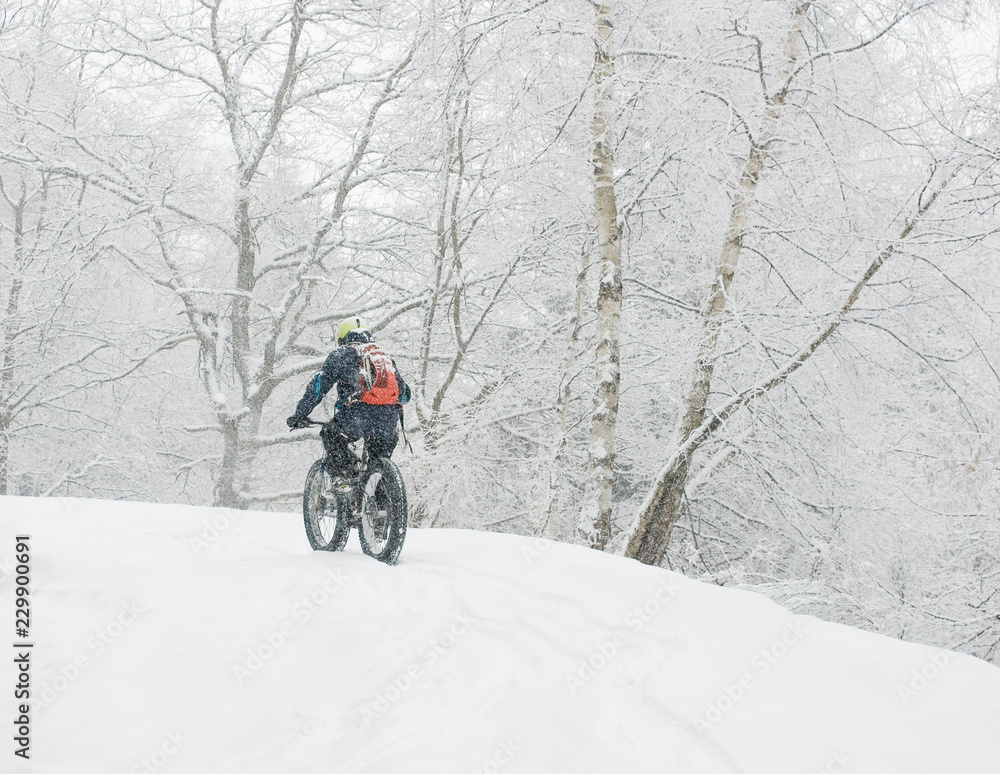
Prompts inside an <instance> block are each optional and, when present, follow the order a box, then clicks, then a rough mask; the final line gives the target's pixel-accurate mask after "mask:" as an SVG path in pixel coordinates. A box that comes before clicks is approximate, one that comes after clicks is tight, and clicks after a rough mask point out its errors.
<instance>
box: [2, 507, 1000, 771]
mask: <svg viewBox="0 0 1000 774" xmlns="http://www.w3.org/2000/svg"><path fill="white" fill-rule="evenodd" d="M25 533H26V534H29V535H30V536H31V538H30V541H29V542H30V545H31V577H32V587H31V590H32V597H31V599H32V613H33V619H32V622H31V623H32V626H31V638H30V639H31V641H33V642H34V643H35V646H34V649H33V653H32V671H31V680H32V686H31V688H32V697H31V717H30V723H31V756H32V757H31V760H30V761H24V760H21V759H19V758H17V757H15V756H14V754H13V751H14V749H15V747H16V744H15V743H14V742H13V741H12V738H11V737H12V735H11V734H9V733H8V734H7V735H6V739H7V741H6V742H5V743H4V748H5V749H3V750H0V760H2V766H0V769H2V770H3V771H11V772H16V771H24V772H39V773H41V772H51V773H52V774H68V773H72V774H78V773H85V772H95V774H97V773H99V774H108V773H109V772H122V774H127V773H129V772H166V773H167V774H169V772H178V773H185V774H186V773H191V772H233V773H234V774H236V773H239V774H253V773H256V772H259V773H260V774H283V773H284V772H310V773H311V772H355V771H357V772H373V773H374V772H404V771H405V772H433V773H434V774H440V773H441V772H475V771H482V772H500V771H502V772H504V774H515V773H516V772H574V773H576V772H658V773H659V774H663V772H683V774H698V773H699V772H706V773H708V772H713V773H714V772H720V773H721V772H745V773H746V774H813V773H814V772H829V773H830V774H835V773H836V772H849V773H850V774H864V773H866V772H867V773H870V774H891V773H892V772H900V773H901V774H902V773H904V772H905V773H906V774H916V773H917V772H927V774H942V773H943V772H961V773H962V774H973V773H976V772H982V773H983V774H996V772H997V771H1000V734H998V733H997V730H998V729H1000V670H998V669H996V668H994V667H992V666H990V665H988V664H985V663H983V662H980V661H977V660H975V659H973V658H970V657H967V656H960V655H957V654H953V653H948V652H944V651H937V650H934V649H931V648H927V647H923V646H919V645H911V644H906V643H902V642H898V641H895V640H890V639H887V638H884V637H880V636H877V635H873V634H867V633H864V632H860V631H856V630H853V629H849V628H846V627H842V626H836V625H833V624H828V623H824V622H821V621H818V620H816V619H813V618H808V617H802V616H795V615H792V614H790V613H788V612H787V611H785V610H783V609H782V608H780V607H778V606H776V605H774V604H773V603H771V602H769V601H767V600H765V599H764V598H762V597H760V596H757V595H754V594H749V593H745V592H740V591H735V590H728V589H720V588H716V587H712V586H707V585H704V584H701V583H697V582H694V581H691V580H687V579H685V578H683V577H680V576H677V575H675V574H672V573H669V572H666V571H663V570H655V569H651V568H648V567H644V566H642V565H639V564H637V563H635V562H632V561H629V560H625V559H622V558H618V557H613V556H608V555H602V554H598V553H596V552H593V551H589V550H585V549H582V548H577V547H573V546H566V545H561V544H553V543H547V542H543V541H533V540H531V539H527V538H520V537H515V536H505V535H497V534H487V533H474V532H464V531H451V530H436V531H427V530H412V531H411V532H410V533H409V535H408V536H407V541H406V545H405V546H404V549H403V554H402V557H401V559H400V564H399V565H398V566H397V567H386V566H384V565H381V564H379V563H377V562H375V561H373V560H371V559H369V558H367V557H365V556H364V555H362V554H361V553H360V550H359V548H358V546H357V543H356V538H354V537H352V542H351V543H350V544H349V545H348V548H347V551H346V552H344V553H339V554H332V553H313V552H312V551H311V550H309V547H308V544H307V543H306V539H305V536H304V533H303V531H302V527H301V522H300V519H299V518H298V516H297V515H284V514H264V513H237V512H234V511H222V510H212V509H207V508H188V507H180V506H160V505H147V504H133V503H121V502H116V503H111V502H102V501H97V500H56V499H47V500H32V499H22V498H0V540H2V543H0V574H2V575H4V577H3V580H2V584H0V611H3V612H0V621H3V622H5V623H4V624H3V630H4V631H6V632H7V636H6V637H4V638H2V639H0V644H2V645H4V646H5V647H6V648H8V653H17V652H19V651H16V650H10V644H11V643H14V644H19V645H20V644H23V641H22V640H18V639H17V638H16V637H15V636H14V601H13V598H14V591H13V590H14V585H15V584H14V582H13V579H12V575H11V572H12V569H13V567H12V562H13V558H14V542H15V541H14V536H15V534H25ZM15 674H16V673H15V665H14V663H13V659H12V657H10V656H8V657H7V658H5V659H3V660H2V662H0V681H2V685H3V686H7V687H4V688H3V690H2V695H3V696H4V697H6V698H5V699H4V700H3V701H2V702H0V712H2V714H0V719H2V720H3V721H4V723H5V725H6V727H7V728H8V729H11V728H12V727H15V728H16V723H15V722H14V721H16V720H17V717H18V716H17V711H18V707H17V705H18V701H17V700H15V699H14V698H13V696H12V690H11V687H12V686H13V685H14V683H15V682H16V679H17V678H16V676H15Z"/></svg>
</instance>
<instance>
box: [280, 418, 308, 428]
mask: <svg viewBox="0 0 1000 774" xmlns="http://www.w3.org/2000/svg"><path fill="white" fill-rule="evenodd" d="M285 424H286V425H288V427H289V429H290V430H301V429H302V428H303V427H309V420H308V419H306V418H305V417H300V416H299V415H298V414H293V415H292V416H290V417H289V418H288V419H286V420H285Z"/></svg>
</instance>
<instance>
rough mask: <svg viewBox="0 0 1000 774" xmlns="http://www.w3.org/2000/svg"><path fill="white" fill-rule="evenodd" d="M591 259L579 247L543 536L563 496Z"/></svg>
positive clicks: (551, 532) (551, 528) (551, 525)
mask: <svg viewBox="0 0 1000 774" xmlns="http://www.w3.org/2000/svg"><path fill="white" fill-rule="evenodd" d="M589 263H590V253H589V250H586V249H584V250H581V251H580V271H579V272H578V273H577V275H576V295H575V296H574V297H573V311H572V314H571V316H570V318H569V339H568V340H567V342H566V354H565V356H564V357H563V367H562V376H561V378H560V380H559V395H558V397H557V398H556V421H555V426H554V428H553V431H552V459H551V461H550V463H549V494H548V502H547V503H546V506H545V513H544V515H543V517H542V523H541V525H540V526H539V529H538V531H539V533H540V534H542V535H544V536H545V537H554V535H555V523H554V518H555V515H556V512H557V511H558V510H559V501H560V499H561V497H562V484H563V476H562V474H561V473H560V468H561V466H562V461H563V457H564V456H565V454H566V445H567V440H568V433H567V426H568V425H569V405H570V386H569V384H570V379H571V378H572V375H573V364H574V363H576V356H577V349H578V347H579V343H580V320H581V317H582V315H583V305H584V304H585V303H586V301H587V267H588V264H589Z"/></svg>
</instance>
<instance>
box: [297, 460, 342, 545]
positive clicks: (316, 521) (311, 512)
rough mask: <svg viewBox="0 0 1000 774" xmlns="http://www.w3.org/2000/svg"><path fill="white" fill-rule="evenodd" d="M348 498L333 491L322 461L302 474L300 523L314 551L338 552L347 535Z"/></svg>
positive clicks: (328, 474) (331, 481)
mask: <svg viewBox="0 0 1000 774" xmlns="http://www.w3.org/2000/svg"><path fill="white" fill-rule="evenodd" d="M348 499H349V498H347V497H345V496H343V495H338V494H337V493H336V492H335V491H334V489H333V477H332V476H331V475H330V472H329V471H328V470H327V469H326V461H325V460H316V461H315V462H314V463H313V465H312V467H311V468H309V472H308V473H307V474H306V486H305V491H304V492H303V493H302V519H303V521H304V522H305V527H306V537H307V538H309V545H311V546H312V548H313V550H314V551H341V550H343V548H344V546H345V545H346V544H347V537H348V535H349V534H350V532H351V527H350V523H349V522H350V506H349V503H348V502H347V500H348Z"/></svg>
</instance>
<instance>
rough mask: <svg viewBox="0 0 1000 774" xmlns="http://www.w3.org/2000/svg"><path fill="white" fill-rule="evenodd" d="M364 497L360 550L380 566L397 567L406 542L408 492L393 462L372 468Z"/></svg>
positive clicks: (381, 461) (382, 460)
mask: <svg viewBox="0 0 1000 774" xmlns="http://www.w3.org/2000/svg"><path fill="white" fill-rule="evenodd" d="M362 491H363V494H362V497H361V528H360V529H359V530H358V537H360V538H361V549H362V550H363V551H364V552H365V553H366V554H368V556H371V557H373V558H375V559H378V560H379V561H380V562H385V563H386V564H395V563H396V560H397V559H398V558H399V552H400V551H402V550H403V540H404V539H405V538H406V519H407V514H406V489H405V487H404V486H403V476H402V474H400V472H399V468H397V467H396V465H395V464H394V463H393V462H392V460H389V459H385V458H382V457H380V458H378V459H376V460H374V461H373V462H372V463H371V464H370V465H369V466H368V471H367V475H366V477H365V479H364V488H363V490H362Z"/></svg>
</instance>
